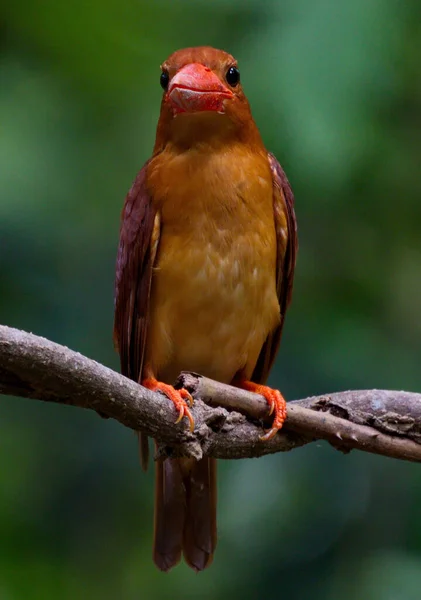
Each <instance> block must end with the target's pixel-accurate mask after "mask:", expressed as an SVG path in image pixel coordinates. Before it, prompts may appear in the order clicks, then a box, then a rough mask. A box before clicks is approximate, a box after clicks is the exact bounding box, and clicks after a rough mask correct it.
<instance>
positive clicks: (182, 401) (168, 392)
mask: <svg viewBox="0 0 421 600" xmlns="http://www.w3.org/2000/svg"><path fill="white" fill-rule="evenodd" d="M142 385H143V386H144V387H146V388H148V389H149V390H152V391H160V392H162V393H163V394H165V396H166V397H167V398H168V399H169V400H171V402H172V403H173V404H174V407H175V409H176V410H177V411H178V417H177V419H176V421H175V422H176V424H177V423H180V421H181V420H182V419H183V418H184V417H187V419H188V421H189V429H190V431H191V432H193V431H194V419H193V415H192V414H191V412H190V408H189V406H190V407H192V406H193V397H192V395H191V394H190V393H189V392H188V391H187V390H186V389H184V388H181V389H180V390H176V389H175V388H174V387H173V386H172V385H169V384H168V383H163V382H162V381H157V380H156V379H154V378H148V379H145V380H144V381H142Z"/></svg>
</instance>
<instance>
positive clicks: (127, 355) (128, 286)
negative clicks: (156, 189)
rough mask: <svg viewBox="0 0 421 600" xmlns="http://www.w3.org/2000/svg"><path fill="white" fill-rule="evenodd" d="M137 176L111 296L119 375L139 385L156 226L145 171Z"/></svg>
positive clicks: (126, 212)
mask: <svg viewBox="0 0 421 600" xmlns="http://www.w3.org/2000/svg"><path fill="white" fill-rule="evenodd" d="M147 166H148V163H146V164H145V166H144V167H143V169H142V170H141V171H140V172H139V173H138V175H137V177H136V179H135V182H134V184H133V186H132V188H131V190H130V191H129V193H128V194H127V197H126V201H125V203H124V207H123V212H122V217H121V228H120V244H119V248H118V254H117V266H116V278H115V295H114V309H115V311H114V343H115V346H116V349H117V350H118V352H119V354H120V364H121V372H122V373H123V375H125V376H126V377H130V379H133V380H134V381H137V382H140V380H141V377H142V367H143V357H144V353H145V344H146V333H147V324H148V312H149V296H150V290H151V279H152V267H153V261H154V257H155V256H154V255H155V253H156V247H157V243H158V237H159V222H158V217H157V215H156V211H155V209H154V207H153V205H152V202H151V198H150V195H149V194H148V192H147V189H146V181H145V179H146V169H147Z"/></svg>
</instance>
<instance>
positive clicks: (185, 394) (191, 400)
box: [180, 388, 194, 408]
mask: <svg viewBox="0 0 421 600" xmlns="http://www.w3.org/2000/svg"><path fill="white" fill-rule="evenodd" d="M180 392H181V397H182V398H184V399H185V400H186V402H187V404H188V405H189V406H190V408H191V407H192V406H193V404H194V398H193V396H192V395H191V394H190V392H188V391H187V390H186V389H184V388H182V389H181V390H180Z"/></svg>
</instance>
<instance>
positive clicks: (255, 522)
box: [0, 0, 421, 600]
mask: <svg viewBox="0 0 421 600" xmlns="http://www.w3.org/2000/svg"><path fill="white" fill-rule="evenodd" d="M420 13H421V11H420V7H419V2H418V1H417V0H406V1H398V0H353V1H352V2H351V1H349V2H346V1H342V2H338V0H336V1H334V0H331V1H329V0H284V1H282V2H276V1H275V0H273V1H266V2H265V1H262V0H254V1H253V0H251V1H247V0H241V1H240V0H227V1H222V0H213V1H212V2H209V1H207V2H205V1H203V0H196V1H195V2H189V1H187V0H185V1H177V2H176V1H170V0H166V1H157V2H153V3H152V2H147V1H146V0H143V1H141V0H137V1H134V0H119V1H116V0H101V1H99V0H91V1H90V2H82V1H81V0H74V1H73V2H72V1H70V2H54V1H53V0H44V1H41V0H38V1H36V0H31V1H29V0H20V1H19V2H12V1H11V0H5V3H3V4H2V9H1V12H0V250H1V251H0V322H1V323H3V324H7V325H11V326H15V327H19V328H22V329H26V330H28V331H32V332H34V333H37V334H40V335H43V336H46V337H48V338H50V339H52V340H54V341H56V342H59V343H62V344H65V345H67V346H69V347H71V348H73V349H75V350H78V351H80V352H82V353H84V354H86V355H88V356H90V357H92V358H95V359H97V360H99V361H101V362H103V363H105V364H107V365H109V366H111V367H114V368H117V365H118V361H117V357H116V356H115V354H114V351H113V347H112V340H111V329H112V319H113V279H114V264H115V255H116V246H117V240H118V229H119V216H120V210H121V207H122V203H123V199H124V196H125V193H126V190H127V189H128V188H129V187H130V185H131V182H132V180H133V179H134V176H135V174H136V172H137V170H139V168H140V167H141V166H142V164H143V163H144V161H145V160H146V159H147V158H148V156H149V155H150V152H151V149H152V145H153V142H154V133H155V126H156V121H157V117H158V111H159V102H160V96H161V89H160V86H159V65H160V63H161V62H162V61H163V60H164V59H165V58H166V57H167V55H168V54H170V53H171V52H172V51H174V50H175V49H178V48H180V47H183V46H189V45H199V44H211V45H214V46H216V47H221V48H224V49H225V50H228V51H230V52H231V53H232V54H234V55H235V56H236V58H237V59H238V60H239V64H240V68H241V75H242V81H243V85H244V88H245V91H246V93H247V95H248V97H249V100H250V102H251V106H252V110H253V114H254V117H255V120H256V121H257V123H258V126H259V128H260V130H261V133H262V136H263V139H264V140H265V143H266V145H267V147H268V148H269V149H270V150H271V151H273V152H274V153H275V154H276V156H277V157H278V159H279V160H280V162H281V163H282V165H283V166H284V168H285V170H286V172H287V174H288V176H289V178H290V180H291V183H292V185H293V189H294V191H295V196H296V212H297V218H298V223H299V236H300V252H299V259H298V265H297V271H296V285H295V294H294V301H293V304H292V308H291V309H290V311H289V314H288V317H287V321H286V328H285V334H284V338H283V343H282V347H281V351H280V353H279V356H278V360H277V363H276V366H275V369H274V371H273V373H272V378H271V382H272V384H274V385H277V386H279V387H280V388H281V389H282V390H283V392H284V393H285V395H286V396H287V397H288V398H289V399H295V398H300V397H305V396H308V395H313V394H318V393H323V392H331V391H337V390H343V389H350V388H354V389H358V388H375V387H377V388H388V389H406V390H418V391H420V390H421V372H420V368H419V363H420V355H421V317H420V293H421V277H420V273H421V240H420V224H421V201H420V200H421V161H420V152H421V143H420V141H421V137H420V127H421V78H420V71H419V64H420V55H421V27H420V22H421V18H420V17H421V14H420ZM219 490H220V495H219V546H218V550H217V553H216V557H215V561H214V564H213V565H212V567H211V568H210V569H209V570H208V571H207V572H204V573H201V574H199V575H195V574H194V573H193V572H192V571H190V570H189V569H187V568H186V567H185V566H184V565H182V566H179V567H178V568H176V569H175V570H174V571H172V572H171V573H170V574H167V575H165V574H161V573H160V572H158V571H157V570H156V569H155V568H154V566H153V564H152V561H151V536H152V505H153V476H152V472H150V473H149V474H148V475H147V476H145V475H143V474H142V473H141V471H140V468H139V466H138V456H137V450H136V442H135V436H134V435H133V434H132V433H131V432H130V431H128V430H126V429H124V428H123V427H121V426H120V425H118V424H117V423H114V422H111V421H104V420H101V419H100V418H98V416H97V415H96V414H94V413H91V412H89V411H82V410H80V409H74V408H70V407H64V406H53V405H51V406H50V405H46V404H41V403H37V402H34V401H25V400H22V399H17V398H2V400H1V404H0V599H1V600H3V599H5V600H15V599H21V598H24V599H26V598H28V599H41V600H44V599H49V598H54V599H58V598H60V599H74V598H82V599H85V598H86V599H94V598H101V599H116V598H122V599H128V600H131V599H138V598H151V599H154V598H157V599H159V598H167V597H168V596H169V595H171V596H172V597H174V598H177V597H182V598H186V599H187V598H199V597H200V598H205V599H207V598H209V599H210V598H215V599H216V598H221V599H222V598H232V597H235V598H237V597H238V598H260V597H264V598H266V599H267V600H269V599H272V598H298V599H304V600H306V599H307V598H311V599H312V600H319V599H320V600H326V599H327V600H337V599H341V600H354V599H355V600H357V599H363V600H364V599H369V600H380V599H381V600H389V599H390V600H412V599H414V600H415V599H418V598H419V597H420V594H421V471H420V467H419V466H418V465H412V464H406V463H399V462H397V461H392V460H390V459H385V458H381V457H376V456H369V455H363V454H361V453H357V452H353V453H351V454H350V455H347V456H344V455H341V454H340V453H337V452H335V451H334V450H333V449H332V448H330V447H329V446H328V445H327V444H324V443H317V444H312V445H310V446H307V447H305V448H303V449H298V450H296V451H294V452H291V453H289V454H285V455H280V454H279V455H275V456H272V457H267V458H264V459H259V460H245V461H238V462H224V463H220V469H219Z"/></svg>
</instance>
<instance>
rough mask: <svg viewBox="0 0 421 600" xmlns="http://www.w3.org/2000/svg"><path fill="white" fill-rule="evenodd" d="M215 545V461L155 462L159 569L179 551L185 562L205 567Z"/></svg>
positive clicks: (176, 557)
mask: <svg viewBox="0 0 421 600" xmlns="http://www.w3.org/2000/svg"><path fill="white" fill-rule="evenodd" d="M215 546H216V462H215V460H214V459H209V458H204V459H202V460H200V461H195V460H192V459H171V458H167V459H165V460H162V459H159V460H158V461H156V481H155V535H154V550H153V558H154V562H155V564H156V565H157V567H158V568H159V569H161V570H162V571H168V570H169V569H171V567H173V566H175V565H176V564H177V563H178V562H179V561H180V558H181V554H182V552H183V554H184V558H185V560H186V562H187V564H188V565H189V566H190V567H192V568H193V569H195V570H196V571H201V570H203V569H205V568H206V567H208V566H209V565H210V564H211V562H212V558H213V553H214V551H215Z"/></svg>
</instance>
